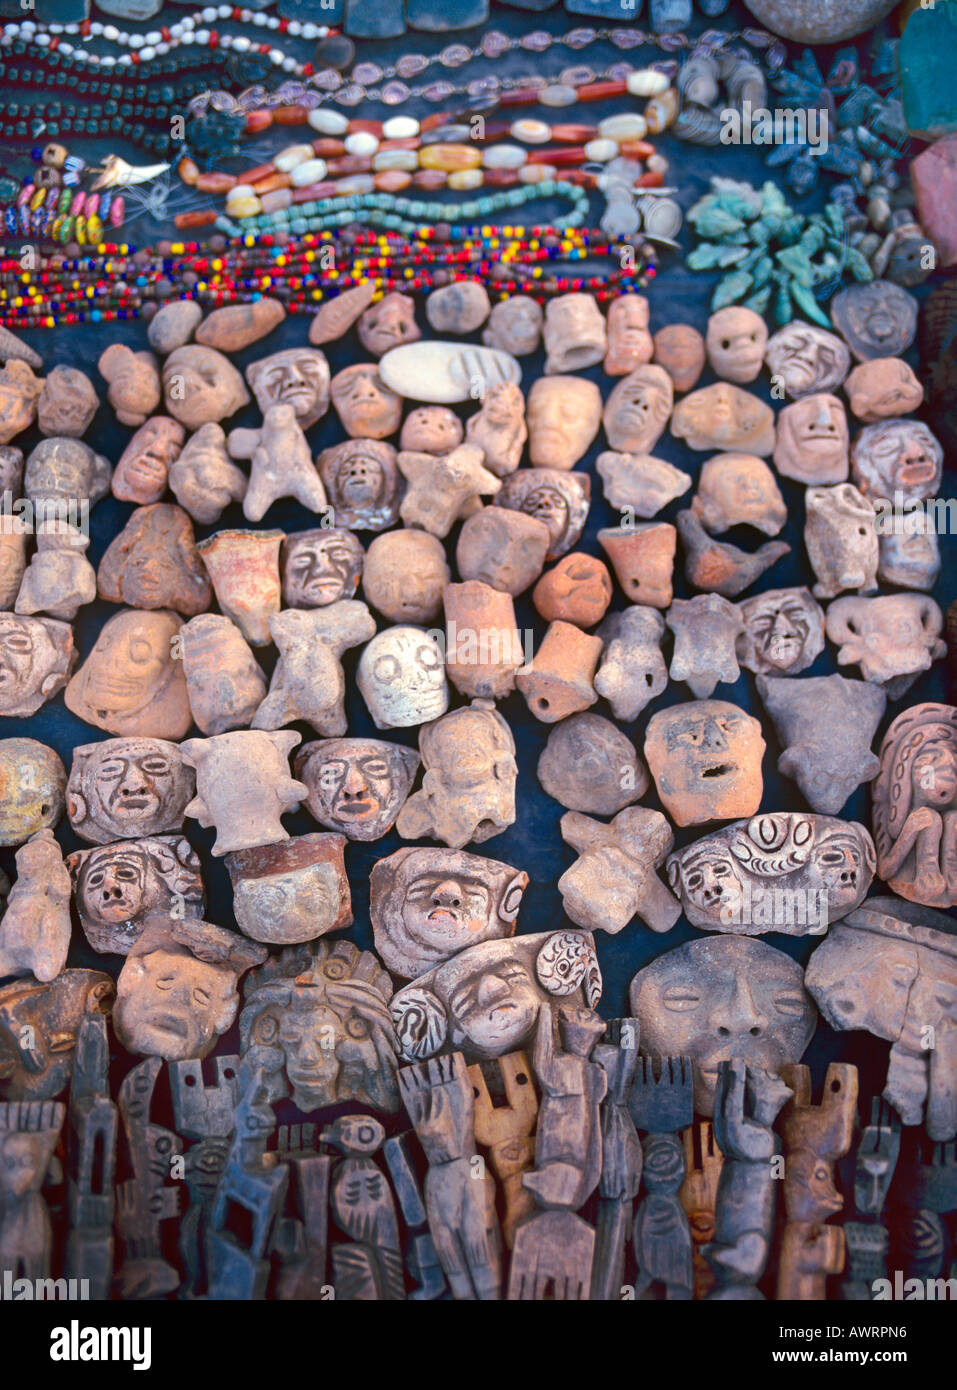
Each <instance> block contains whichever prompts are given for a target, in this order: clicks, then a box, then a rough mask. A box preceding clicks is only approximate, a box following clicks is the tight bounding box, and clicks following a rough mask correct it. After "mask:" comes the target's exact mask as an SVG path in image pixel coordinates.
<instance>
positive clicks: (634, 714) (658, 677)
mask: <svg viewBox="0 0 957 1390" xmlns="http://www.w3.org/2000/svg"><path fill="white" fill-rule="evenodd" d="M664 635H665V620H664V618H663V617H662V616H661V614H660V613H658V612H657V611H656V610H655V609H654V608H646V607H644V606H642V605H641V604H633V605H631V606H630V607H628V608H625V609H624V610H623V611H622V612H621V613H609V615H608V617H607V618H606V619H605V621H604V622H603V623H602V625H601V627H600V628H599V629H598V636H599V637H600V638H601V639H602V641H603V642H604V644H605V646H604V649H603V651H602V655H601V665H600V666H599V668H598V672H597V674H596V676H595V689H596V691H597V692H598V694H599V695H603V696H604V698H605V699H606V700H607V701H608V703H609V704H610V705H611V711H612V714H614V716H615V718H616V719H621V720H623V721H625V722H626V723H630V722H631V721H632V720H634V719H637V718H638V715H639V714H640V713H641V711H642V710H643V709H644V708H645V706H646V705H647V704H648V702H649V701H650V700H653V699H655V697H656V696H658V695H660V694H661V692H662V691H663V690H664V688H665V686H666V685H667V684H668V671H667V668H666V666H665V662H664V658H663V656H662V655H661V641H662V638H663V637H664Z"/></svg>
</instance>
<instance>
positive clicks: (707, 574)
mask: <svg viewBox="0 0 957 1390" xmlns="http://www.w3.org/2000/svg"><path fill="white" fill-rule="evenodd" d="M675 520H676V522H677V526H678V534H679V535H680V537H681V544H682V546H683V547H684V552H685V578H686V579H687V581H688V583H689V584H691V585H692V586H693V587H694V588H696V589H705V590H706V591H707V592H708V593H715V594H721V595H722V597H724V598H735V597H736V596H737V595H738V594H740V593H742V592H743V591H744V590H745V589H747V588H749V587H750V585H752V584H753V583H754V581H755V580H756V579H758V578H760V576H761V575H762V574H763V573H764V571H765V570H767V569H770V568H771V566H772V565H773V564H775V563H776V562H777V561H778V560H780V559H781V557H782V556H783V555H787V554H788V553H789V552H790V549H791V547H790V546H789V545H788V544H787V542H786V541H765V543H764V545H760V546H758V548H757V550H755V551H754V552H753V554H750V555H749V554H748V553H747V551H745V550H741V549H740V548H739V547H738V546H736V545H729V544H728V542H727V541H716V540H714V539H713V538H712V537H711V536H709V535H708V533H707V531H706V530H705V529H704V527H703V526H702V525H701V522H700V521H699V520H698V518H697V517H696V516H695V514H694V512H692V511H690V510H688V511H683V512H679V513H678V515H677V517H676V518H675Z"/></svg>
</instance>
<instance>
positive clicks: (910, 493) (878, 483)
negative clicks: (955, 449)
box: [851, 420, 944, 506]
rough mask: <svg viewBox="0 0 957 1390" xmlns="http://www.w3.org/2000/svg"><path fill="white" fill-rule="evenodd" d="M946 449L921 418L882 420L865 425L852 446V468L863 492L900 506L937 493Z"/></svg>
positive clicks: (868, 496) (873, 498)
mask: <svg viewBox="0 0 957 1390" xmlns="http://www.w3.org/2000/svg"><path fill="white" fill-rule="evenodd" d="M943 466H944V451H943V449H942V448H941V445H940V443H939V442H938V440H937V438H936V437H935V435H934V434H933V433H932V431H931V430H929V429H928V428H927V426H926V425H925V424H923V423H922V422H921V421H920V420H882V421H880V423H879V424H876V425H866V426H865V427H864V429H862V430H861V432H860V434H859V435H858V436H857V438H856V439H855V440H854V445H853V448H852V449H851V470H852V474H853V477H854V481H855V483H856V484H857V486H858V487H859V488H860V490H861V492H862V493H863V495H864V496H865V497H867V498H869V499H870V500H871V501H872V502H874V503H875V505H876V501H877V499H880V498H884V499H885V500H887V501H890V502H894V503H895V504H896V505H898V506H900V505H902V504H906V503H908V502H915V501H919V500H921V499H923V498H925V497H934V496H936V494H937V492H938V490H939V488H940V484H941V477H942V471H943Z"/></svg>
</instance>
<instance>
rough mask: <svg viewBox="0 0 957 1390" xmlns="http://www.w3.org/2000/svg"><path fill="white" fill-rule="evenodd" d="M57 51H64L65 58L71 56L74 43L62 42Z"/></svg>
mask: <svg viewBox="0 0 957 1390" xmlns="http://www.w3.org/2000/svg"><path fill="white" fill-rule="evenodd" d="M57 52H58V53H62V54H63V56H64V58H69V56H70V54H71V53H72V52H73V45H72V43H61V44H60V47H59V48H58V49H57Z"/></svg>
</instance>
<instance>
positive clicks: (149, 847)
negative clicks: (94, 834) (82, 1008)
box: [66, 835, 203, 956]
mask: <svg viewBox="0 0 957 1390" xmlns="http://www.w3.org/2000/svg"><path fill="white" fill-rule="evenodd" d="M66 865H67V868H68V869H69V871H70V873H71V874H72V876H73V887H74V892H75V895H76V910H77V915H78V916H79V919H80V926H81V927H82V928H83V934H84V936H85V937H86V939H87V941H88V942H89V943H90V945H91V946H92V947H93V949H94V951H101V952H104V953H106V954H113V955H118V956H125V955H127V954H128V953H129V950H130V948H131V946H132V945H133V943H134V942H135V941H136V940H137V939H138V938H139V936H140V934H141V932H142V930H143V927H144V925H145V923H146V919H147V917H149V915H150V914H151V913H153V912H170V913H178V914H179V916H181V917H182V916H187V917H201V916H202V915H203V878H202V874H201V872H200V864H199V856H198V855H197V853H196V851H195V850H194V849H193V848H192V846H191V845H190V843H189V841H188V840H186V839H184V837H183V836H181V835H153V836H149V837H148V838H145V839H142V840H122V841H120V842H118V843H116V844H112V845H101V846H100V847H99V848H97V849H80V850H76V851H74V853H73V854H68V855H67V858H66Z"/></svg>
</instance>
